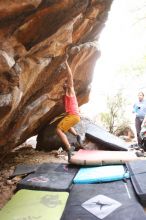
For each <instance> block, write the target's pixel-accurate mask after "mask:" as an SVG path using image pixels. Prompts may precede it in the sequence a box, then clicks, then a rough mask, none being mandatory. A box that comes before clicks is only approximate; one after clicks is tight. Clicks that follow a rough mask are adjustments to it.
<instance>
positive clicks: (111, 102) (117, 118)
mask: <svg viewBox="0 0 146 220" xmlns="http://www.w3.org/2000/svg"><path fill="white" fill-rule="evenodd" d="M125 105H126V100H125V98H124V97H123V94H122V91H121V90H120V91H118V92H117V94H115V95H114V96H108V97H107V111H106V112H102V113H101V114H100V118H101V122H102V123H103V125H104V126H105V127H106V129H107V130H108V131H109V132H110V133H114V132H115V131H116V130H117V127H119V126H120V125H121V124H122V123H123V122H124V121H127V119H126V118H125V117H124V113H125Z"/></svg>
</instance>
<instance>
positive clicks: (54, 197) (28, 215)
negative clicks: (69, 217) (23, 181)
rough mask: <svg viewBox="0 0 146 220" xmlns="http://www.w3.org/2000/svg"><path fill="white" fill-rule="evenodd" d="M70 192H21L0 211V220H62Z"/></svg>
mask: <svg viewBox="0 0 146 220" xmlns="http://www.w3.org/2000/svg"><path fill="white" fill-rule="evenodd" d="M68 195H69V194H68V192H46V191H33V190H25V189H24V190H20V191H18V192H17V193H16V194H15V195H14V196H13V197H12V199H11V200H10V201H9V202H8V203H7V204H6V205H5V206H4V208H3V209H2V210H1V211H0V220H34V219H35V220H36V219H38V220H60V218H61V216H62V213H63V211H64V208H65V205H66V202H67V198H68Z"/></svg>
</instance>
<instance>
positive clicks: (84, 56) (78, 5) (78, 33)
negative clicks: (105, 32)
mask: <svg viewBox="0 0 146 220" xmlns="http://www.w3.org/2000/svg"><path fill="white" fill-rule="evenodd" d="M111 3H112V0H62V1H60V0H31V1H30V0H22V1H19V0H15V1H11V0H2V1H0V157H1V158H2V157H4V156H5V154H6V153H8V152H9V151H11V150H12V149H14V148H15V147H16V146H18V145H19V144H21V143H23V142H24V141H25V140H26V139H27V138H29V137H31V136H33V135H36V134H38V132H39V131H40V130H41V128H42V127H43V126H44V124H46V123H47V122H48V123H49V122H50V120H51V119H52V118H54V117H55V116H56V115H58V114H60V113H61V112H63V104H62V96H63V89H62V86H63V83H64V80H65V79H66V71H65V69H64V68H63V65H62V64H63V63H64V55H65V53H66V52H67V53H68V54H69V65H70V67H71V69H72V72H73V77H74V85H75V90H76V94H77V98H78V102H79V105H82V104H84V103H86V102H88V96H89V93H90V83H91V81H92V75H93V69H94V66H95V62H96V60H97V58H98V57H99V55H100V51H99V50H98V47H97V41H98V37H99V34H100V32H101V29H102V27H103V26H104V24H105V21H106V19H107V15H108V11H109V10H110V6H111Z"/></svg>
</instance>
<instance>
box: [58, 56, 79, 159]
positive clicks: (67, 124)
mask: <svg viewBox="0 0 146 220" xmlns="http://www.w3.org/2000/svg"><path fill="white" fill-rule="evenodd" d="M65 69H66V73H67V80H66V81H65V84H64V86H63V89H64V92H65V96H64V105H65V111H66V115H65V116H64V117H63V119H62V120H61V121H60V122H59V123H58V125H57V129H56V132H57V135H58V136H59V137H60V139H61V141H62V142H63V144H64V145H65V147H66V150H67V152H68V161H69V162H70V159H71V156H72V155H73V151H74V150H75V147H74V146H71V145H70V143H69V141H68V138H67V136H66V134H65V133H66V132H67V131H68V132H70V133H71V134H73V135H74V136H76V138H77V142H78V144H79V145H80V147H82V140H81V137H80V135H78V133H77V132H76V130H75V129H74V128H73V126H74V125H75V124H77V123H78V122H79V121H80V115H79V107H78V102H77V98H76V94H75V90H74V84H73V76H72V71H71V69H70V67H69V65H68V62H67V57H66V59H65Z"/></svg>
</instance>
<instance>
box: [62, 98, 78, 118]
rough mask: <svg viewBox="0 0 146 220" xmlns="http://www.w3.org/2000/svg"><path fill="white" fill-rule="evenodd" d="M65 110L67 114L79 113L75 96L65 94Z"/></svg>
mask: <svg viewBox="0 0 146 220" xmlns="http://www.w3.org/2000/svg"><path fill="white" fill-rule="evenodd" d="M65 111H66V112H67V113H69V114H73V115H79V107H78V102H77V98H76V96H67V95H65Z"/></svg>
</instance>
